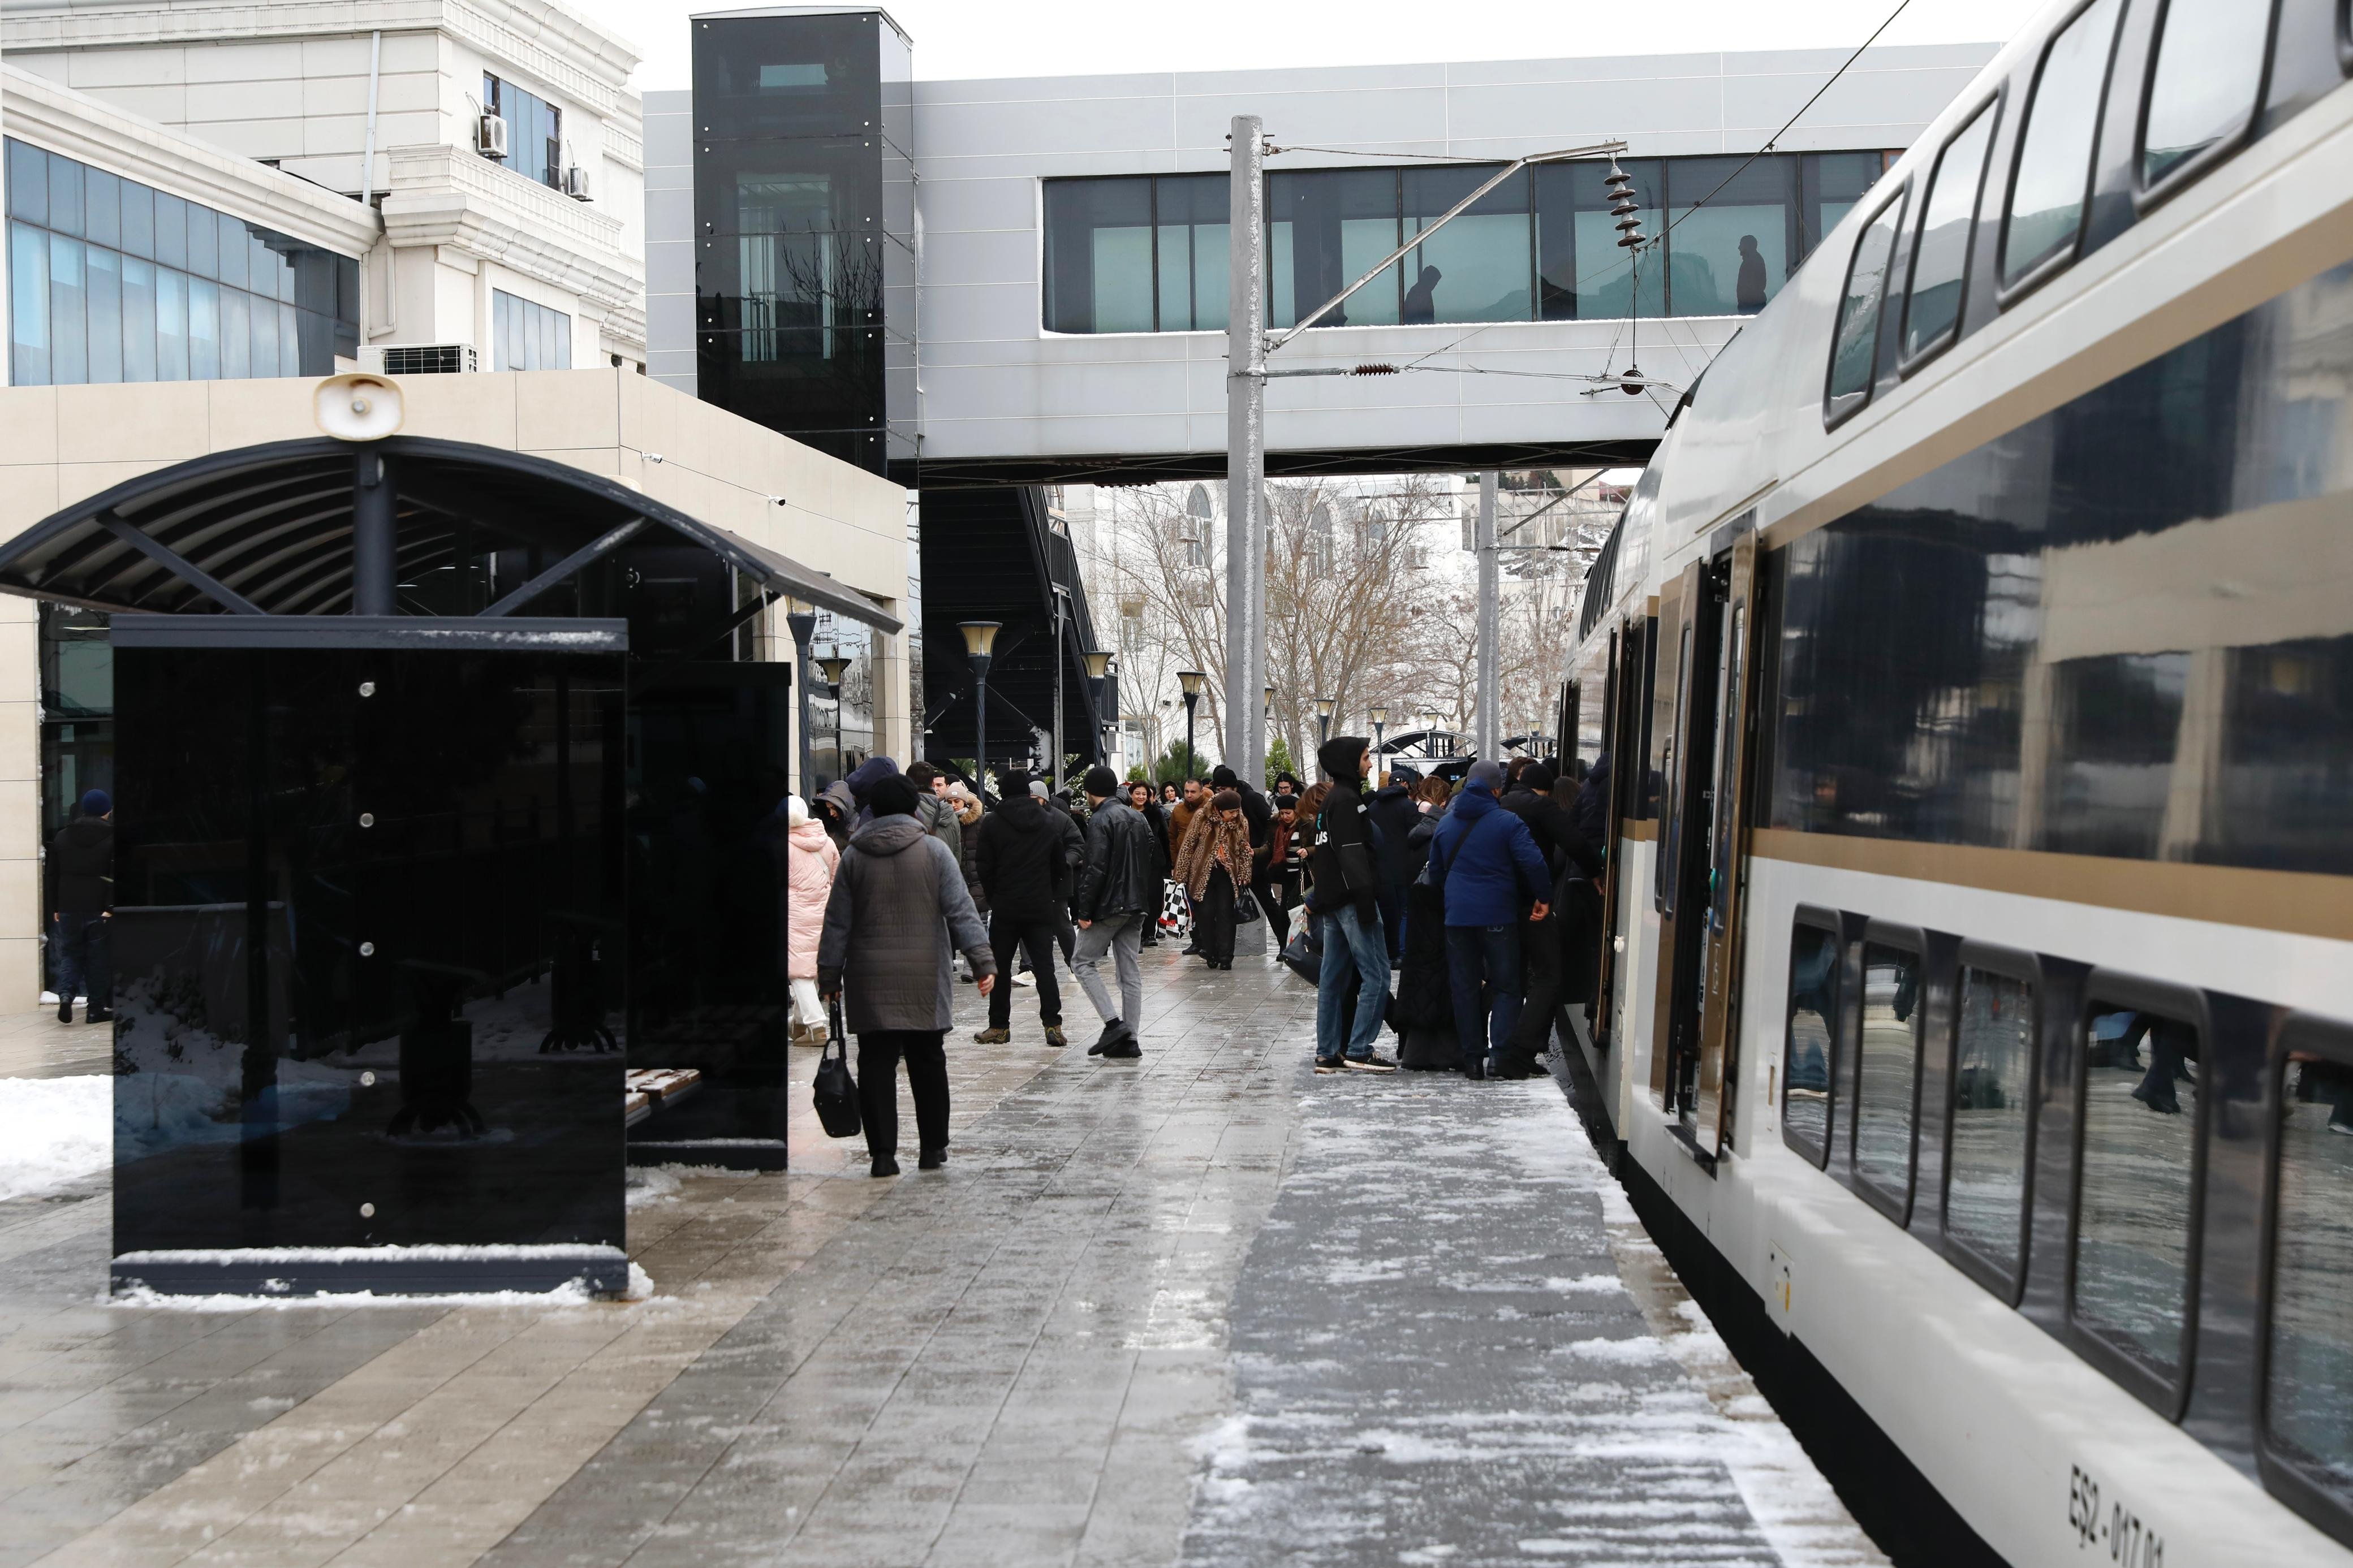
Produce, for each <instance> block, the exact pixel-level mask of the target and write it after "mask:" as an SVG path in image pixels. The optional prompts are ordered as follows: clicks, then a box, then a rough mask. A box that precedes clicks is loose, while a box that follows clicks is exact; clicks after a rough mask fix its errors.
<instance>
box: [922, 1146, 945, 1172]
mask: <svg viewBox="0 0 2353 1568" xmlns="http://www.w3.org/2000/svg"><path fill="white" fill-rule="evenodd" d="M946 1163H948V1152H947V1151H946V1150H945V1149H926V1150H924V1151H923V1152H922V1153H921V1154H918V1155H916V1156H915V1169H917V1170H918V1171H936V1170H938V1169H939V1168H940V1167H941V1166H942V1165H944V1164H946Z"/></svg>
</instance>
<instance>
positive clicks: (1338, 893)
mask: <svg viewBox="0 0 2353 1568" xmlns="http://www.w3.org/2000/svg"><path fill="white" fill-rule="evenodd" d="M1315 760H1316V762H1317V763H1318V764H1320V765H1321V766H1322V768H1323V769H1324V777H1325V779H1326V780H1327V781H1328V782H1329V784H1330V785H1331V788H1330V790H1329V791H1328V793H1326V794H1325V795H1324V804H1323V805H1322V807H1321V809H1319V810H1318V811H1317V812H1316V814H1315V820H1314V826H1313V839H1314V850H1313V855H1312V858H1310V860H1309V861H1308V868H1307V869H1308V876H1309V878H1310V879H1311V883H1312V888H1311V890H1310V892H1309V893H1308V906H1309V908H1311V909H1313V910H1314V911H1315V912H1316V913H1317V914H1319V915H1321V916H1323V917H1324V957H1323V967H1322V969H1321V970H1320V971H1318V973H1317V974H1316V980H1315V1070H1316V1071H1317V1072H1322V1073H1330V1072H1339V1071H1341V1070H1343V1069H1344V1068H1346V1069H1352V1070H1354V1071H1356V1072H1395V1071H1396V1070H1397V1063H1396V1062H1394V1061H1392V1060H1390V1059H1389V1058H1387V1057H1384V1056H1380V1055H1378V1054H1377V1053H1376V1052H1375V1051H1374V1049H1373V1042H1374V1041H1375V1040H1376V1039H1377V1038H1379V1037H1380V1032H1381V1023H1382V1019H1383V1016H1384V1015H1385V1014H1386V1013H1387V1012H1388V1005H1387V1004H1388V994H1389V949H1388V941H1387V939H1385V938H1384V937H1383V936H1382V934H1381V906H1380V860H1379V843H1378V839H1379V835H1378V832H1377V830H1376V829H1375V827H1374V826H1373V823H1372V817H1371V814H1370V812H1369V810H1368V809H1367V807H1366V803H1365V798H1364V795H1363V794H1362V791H1363V788H1364V782H1365V779H1366V776H1367V775H1368V774H1369V773H1371V772H1372V771H1373V753H1372V742H1369V741H1367V740H1366V738H1365V737H1364V736H1362V735H1335V736H1334V737H1333V738H1332V739H1330V740H1329V741H1326V742H1324V744H1323V745H1322V746H1321V747H1320V748H1318V749H1317V751H1316V753H1315ZM1352 982H1353V983H1354V984H1355V985H1356V1016H1355V1018H1354V1019H1353V1020H1351V1024H1352V1025H1353V1026H1352V1027H1351V1028H1349V1030H1348V1032H1347V1033H1346V1034H1345V1036H1344V1035H1343V1034H1342V1032H1341V1027H1342V1026H1341V1018H1342V1015H1343V1012H1344V1008H1343V1007H1342V1005H1341V999H1342V997H1343V996H1344V995H1345V993H1346V990H1347V987H1348V986H1349V984H1351V983H1352Z"/></svg>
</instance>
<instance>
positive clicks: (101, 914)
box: [49, 789, 114, 1024]
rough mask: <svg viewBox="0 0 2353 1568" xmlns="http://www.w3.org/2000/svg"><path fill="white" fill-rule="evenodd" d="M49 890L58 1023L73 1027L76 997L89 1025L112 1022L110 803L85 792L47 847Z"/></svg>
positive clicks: (97, 793) (106, 797)
mask: <svg viewBox="0 0 2353 1568" xmlns="http://www.w3.org/2000/svg"><path fill="white" fill-rule="evenodd" d="M49 888H50V891H51V893H52V894H53V896H54V897H55V898H56V900H57V909H56V910H55V911H54V913H53V914H52V915H51V916H50V923H49V931H50V938H51V942H52V944H53V946H54V947H55V949H56V952H57V955H58V1023H60V1024H70V1023H72V1022H73V1005H74V996H75V994H76V993H77V992H79V994H81V995H84V996H86V997H88V998H89V999H90V1012H89V1013H88V1014H87V1015H86V1016H88V1018H89V1020H90V1022H91V1023H93V1024H103V1023H105V1022H106V1021H107V1020H108V1019H109V1018H111V1017H113V1016H114V965H113V954H112V952H111V942H110V941H109V938H110V937H111V935H112V931H111V921H112V920H113V918H114V917H113V910H114V800H113V797H111V795H108V794H107V793H106V792H105V791H104V790H102V789H93V790H85V791H84V792H83V793H82V797H81V815H79V816H77V817H75V818H74V819H73V820H72V821H71V822H69V823H67V824H66V825H65V826H63V827H60V828H58V836H57V837H56V839H55V840H54V841H52V842H51V844H50V846H49Z"/></svg>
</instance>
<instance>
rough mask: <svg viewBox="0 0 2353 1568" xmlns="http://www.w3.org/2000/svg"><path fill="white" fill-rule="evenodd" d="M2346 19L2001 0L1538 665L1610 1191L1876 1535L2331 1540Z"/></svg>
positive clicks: (2350, 292) (2169, 0)
mask: <svg viewBox="0 0 2353 1568" xmlns="http://www.w3.org/2000/svg"><path fill="white" fill-rule="evenodd" d="M2348 25H2353V24H2348V6H2347V5H2344V4H2343V3H2342V0H2273V3H2270V4H2265V3H2262V0H2066V3H2064V4H2061V5H2053V6H2052V7H2051V8H2050V9H2049V10H2047V11H2046V12H2045V13H2044V14H2042V16H2039V17H2038V18H2037V20H2036V22H2035V23H2034V25H2033V26H2031V27H2030V28H2029V29H2028V30H2027V32H2026V33H2025V34H2024V35H2022V36H2021V38H2020V39H2018V40H2017V41H2015V42H2014V43H2013V44H2012V45H2011V46H2010V47H2008V48H2007V49H2005V50H2004V52H2003V53H2002V55H2001V56H2000V58H1997V59H1996V60H1995V61H1994V62H1993V64H1992V65H1991V66H1989V68H1988V69H1987V71H1986V73H1985V74H1984V75H1983V76H1982V77H1981V78H1980V79H1979V80H1978V83H1977V84H1975V86H1974V87H1973V88H1972V89H1971V90H1970V91H1969V92H1968V93H1967V94H1965V95H1964V96H1963V97H1962V98H1961V99H1960V100H1957V102H1956V103H1955V104H1954V105H1953V106H1952V107H1951V108H1950V109H1949V110H1947V112H1946V113H1945V114H1944V115H1943V116H1942V117H1941V118H1940V119H1939V120H1938V121H1937V122H1936V124H1935V125H1934V126H1932V128H1931V129H1930V131H1929V132H1928V133H1927V134H1926V136H1924V137H1923V139H1922V141H1921V142H1920V143H1919V145H1918V146H1916V147H1915V148H1914V149H1913V151H1912V152H1911V153H1907V154H1906V155H1905V158H1904V159H1902V160H1901V161H1900V162H1899V163H1897V164H1896V165H1895V166H1894V168H1893V169H1892V170H1891V171H1890V172H1889V174H1888V175H1887V176H1886V177H1885V178H1884V179H1883V182H1882V183H1881V184H1880V185H1879V186H1878V187H1876V188H1875V189H1874V190H1873V193H1872V194H1871V195H1869V196H1868V197H1866V198H1865V200H1864V201H1863V202H1862V204H1859V205H1858V206H1857V208H1856V209H1855V210H1854V211H1853V212H1852V213H1851V214H1849V215H1848V216H1847V218H1846V219H1845V220H1844V221H1843V222H1842V223H1841V226H1839V227H1838V228H1837V229H1836V230H1834V231H1833V232H1832V233H1831V236H1830V237H1828V238H1826V240H1825V241H1824V243H1823V245H1822V246H1821V247H1820V250H1819V251H1818V252H1817V254H1816V257H1815V258H1814V259H1813V261H1812V262H1811V263H1810V265H1809V266H1807V267H1805V268H1802V269H1801V270H1800V271H1799V274H1798V275H1797V276H1796V277H1794V278H1793V279H1791V281H1790V283H1789V285H1788V287H1787V288H1786V289H1784V290H1783V291H1782V293H1781V294H1780V296H1779V297H1778V298H1777V299H1776V300H1775V301H1774V302H1773V303H1772V304H1771V305H1770V306H1768V307H1767V310H1765V311H1764V312H1763V313H1762V314H1761V315H1760V316H1758V317H1757V318H1755V319H1754V320H1753V321H1751V322H1750V323H1748V325H1747V326H1746V330H1745V331H1743V332H1742V334H1741V335H1740V336H1739V338H1738V339H1736V341H1735V342H1734V343H1733V344H1732V345H1731V346H1730V347H1728V348H1727V349H1726V350H1725V352H1724V353H1722V354H1721V355H1719V356H1718V358H1717V360H1716V362H1715V364H1713V365H1712V366H1711V367H1710V368H1709V370H1708V372H1707V374H1706V376H1705V378H1704V381H1703V383H1702V384H1701V385H1700V386H1699V388H1698V389H1697V390H1696V393H1695V395H1694V396H1693V397H1692V398H1691V399H1690V401H1689V403H1688V405H1687V406H1686V407H1685V408H1684V409H1683V410H1682V411H1681V413H1680V415H1679V416H1678V418H1677V419H1676V421H1675V422H1674V424H1673V426H1672V428H1671V429H1670V431H1669V432H1668V435H1667V437H1666V439H1665V441H1664V442H1663V443H1662V446H1661V448H1660V450H1659V453H1658V456H1657V458H1655V460H1654V461H1653V463H1652V465H1651V468H1649V469H1648V470H1647V471H1646V472H1645V474H1644V476H1643V479H1642V481H1641V484H1640V485H1638V486H1637V488H1636V489H1635V492H1634V494H1633V496H1632V498H1631V499H1630V501H1629V503H1628V505H1627V509H1626V511H1625V513H1624V515H1623V516H1622V517H1621V519H1620V522H1619V524H1618V527H1617V530H1616V531H1615V532H1614V533H1613V535H1612V537H1611V540H1610V542H1609V545H1608V547H1607V548H1606V550H1605V552H1604V553H1603V556H1602V558H1601V559H1600V560H1599V562H1597V563H1596V566H1595V568H1594V572H1593V574H1592V576H1591V577H1590V578H1589V579H1588V595H1587V605H1586V608H1585V611H1584V614H1583V617H1582V620H1581V624H1580V626H1578V627H1577V637H1576V638H1575V640H1574V643H1573V646H1572V647H1570V649H1569V650H1568V652H1567V658H1566V660H1565V672H1566V676H1567V682H1568V683H1569V685H1570V686H1572V687H1573V688H1574V690H1573V692H1570V693H1565V696H1564V705H1565V711H1570V710H1573V711H1574V712H1575V713H1576V714H1577V716H1578V720H1579V722H1578V724H1577V726H1576V728H1575V729H1574V730H1573V731H1567V730H1565V731H1564V732H1568V733H1574V734H1576V735H1577V749H1578V752H1579V754H1580V756H1581V757H1582V758H1583V759H1584V760H1586V761H1588V762H1592V761H1597V760H1599V757H1600V756H1602V755H1604V754H1606V755H1607V756H1608V757H1609V763H1610V778H1609V795H1608V799H1609V812H1610V818H1611V828H1610V833H1609V843H1610V864H1609V872H1608V878H1607V886H1606V889H1605V906H1606V914H1607V923H1606V927H1605V935H1604V938H1603V952H1602V953H1601V954H1600V971H1599V975H1600V978H1599V995H1598V998H1597V1001H1596V1003H1595V1005H1594V1009H1593V1014H1592V1017H1591V1021H1590V1026H1589V1027H1587V1028H1581V1029H1580V1030H1579V1040H1578V1047H1579V1049H1580V1051H1581V1053H1582V1054H1583V1055H1584V1057H1585V1059H1586V1061H1587V1063H1588V1066H1589V1067H1590V1068H1591V1069H1592V1072H1593V1076H1594V1079H1595V1080H1596V1083H1597V1085H1598V1088H1599V1094H1600V1096H1601V1099H1602V1101H1603V1105H1604V1109H1605V1110H1606V1111H1607V1112H1608V1114H1609V1119H1610V1121H1611V1123H1612V1130H1613V1131H1614V1134H1615V1136H1616V1137H1617V1138H1618V1139H1620V1140H1622V1142H1623V1147H1624V1152H1625V1155H1626V1158H1627V1160H1628V1162H1629V1163H1630V1181H1631V1182H1633V1183H1635V1184H1638V1188H1639V1190H1640V1191H1641V1192H1643V1193H1646V1194H1649V1195H1650V1196H1651V1198H1652V1199H1653V1200H1654V1201H1655V1202H1656V1203H1657V1204H1659V1205H1665V1207H1666V1209H1667V1210H1671V1211H1672V1212H1671V1214H1669V1215H1668V1218H1669V1221H1670V1225H1671V1227H1672V1228H1674V1229H1676V1230H1678V1231H1679V1232H1680V1233H1682V1234H1683V1235H1684V1236H1685V1237H1686V1238H1687V1239H1688V1241H1689V1243H1690V1245H1691V1246H1692V1247H1695V1248H1697V1249H1699V1250H1700V1251H1701V1252H1702V1253H1704V1256H1703V1257H1700V1258H1697V1259H1696V1263H1697V1265H1698V1271H1699V1272H1700V1273H1701V1274H1703V1275H1708V1276H1712V1277H1719V1278H1723V1279H1732V1280H1735V1281H1736V1282H1737V1289H1738V1291H1740V1292H1742V1294H1740V1295H1739V1297H1738V1299H1737V1300H1733V1301H1730V1302H1729V1303H1728V1308H1727V1310H1731V1311H1733V1312H1734V1313H1735V1314H1736V1315H1737V1316H1739V1317H1740V1318H1741V1319H1742V1320H1743V1321H1745V1322H1746V1323H1748V1324H1749V1325H1751V1326H1752V1327H1753V1329H1754V1330H1755V1331H1756V1332H1757V1333H1758V1334H1761V1335H1763V1336H1764V1340H1763V1342H1762V1343H1763V1344H1764V1346H1765V1348H1766V1349H1767V1351H1768V1352H1769V1351H1770V1347H1771V1345H1772V1344H1775V1343H1778V1344H1779V1345H1782V1346H1784V1347H1786V1352H1785V1354H1784V1356H1783V1359H1785V1360H1786V1363H1787V1364H1788V1366H1789V1367H1792V1368H1797V1369H1800V1370H1803V1371H1809V1372H1812V1373H1819V1375H1820V1382H1821V1383H1822V1384H1823V1385H1824V1386H1825V1387H1826V1388H1827V1390H1828V1392H1827V1394H1825V1395H1824V1397H1823V1398H1822V1399H1820V1400H1819V1401H1817V1402H1816V1403H1817V1405H1818V1411H1817V1414H1820V1413H1821V1412H1829V1413H1831V1416H1832V1417H1834V1418H1835V1419H1836V1420H1837V1421H1839V1422H1841V1423H1843V1424H1844V1425H1845V1426H1848V1427H1852V1428H1854V1429H1856V1430H1855V1431H1853V1432H1849V1433H1848V1436H1849V1437H1850V1438H1852V1440H1853V1443H1852V1446H1854V1447H1864V1448H1867V1447H1870V1446H1871V1445H1873V1444H1876V1443H1880V1442H1882V1441H1883V1442H1884V1444H1885V1445H1886V1446H1887V1447H1888V1449H1889V1450H1890V1451H1892V1452H1893V1453H1894V1454H1900V1456H1901V1460H1900V1461H1896V1462H1894V1464H1893V1465H1892V1466H1891V1467H1890V1468H1892V1469H1902V1470H1904V1471H1905V1472H1907V1473H1909V1474H1911V1475H1914V1476H1916V1478H1917V1479H1919V1480H1920V1481H1921V1482H1922V1483H1923V1484H1924V1485H1925V1487H1926V1488H1927V1489H1932V1490H1933V1493H1934V1500H1941V1502H1939V1503H1937V1504H1936V1508H1933V1509H1931V1510H1929V1512H1928V1514H1927V1515H1923V1516H1921V1519H1915V1521H1913V1522H1912V1524H1911V1526H1910V1527H1909V1528H1911V1529H1913V1530H1915V1531H1917V1535H1916V1536H1915V1539H1914V1540H1913V1541H1912V1542H1909V1544H1910V1545H1912V1546H1914V1547H1915V1548H1917V1549H1919V1550H1921V1551H1922V1552H1924V1559H1923V1560H1934V1559H1936V1558H1940V1557H1941V1558H1943V1559H1945V1560H1953V1561H1966V1560H1972V1558H1974V1559H1976V1560H1984V1559H1985V1558H1988V1557H1998V1558H1999V1559H2000V1560H2003V1561H2007V1562H2009V1563H2016V1564H2021V1565H2025V1564H2041V1563H2079V1562H2082V1561H2084V1560H2086V1553H2090V1552H2099V1553H2102V1554H2105V1556H2106V1558H2107V1560H2108V1561H2110V1562H2113V1563H2133V1564H2143V1565H2146V1564H2156V1563H2164V1562H2166V1561H2168V1559H2169V1560H2170V1562H2171V1563H2173V1564H2175V1565H2176V1568H2179V1565H2181V1564H2185V1563H2244V1562H2263V1563H2296V1564H2304V1563H2313V1564H2319V1563H2330V1564H2338V1565H2343V1564H2347V1563H2353V87H2348V85H2347V82H2346V76H2347V73H2348V69H2353V35H2348ZM1654 1228H1656V1226H1655V1225H1654ZM1679 1261H1680V1260H1679ZM1716 1306H1717V1303H1715V1302H1711V1309H1712V1310H1715V1307H1716ZM1749 1348H1750V1353H1752V1354H1753V1353H1755V1351H1756V1349H1757V1347H1756V1346H1754V1345H1752V1346H1751V1347H1749ZM1857 1432H1859V1433H1860V1436H1856V1433H1857ZM1801 1435H1803V1429H1802V1428H1801ZM1821 1436H1822V1433H1821V1430H1820V1423H1817V1430H1816V1433H1815V1435H1814V1437H1810V1441H1811V1440H1817V1439H1819V1438H1820V1437H1821ZM1850 1501H1851V1502H1857V1501H1858V1500H1857V1499H1855V1498H1854V1497H1853V1496H1852V1495H1850ZM1947 1506H1948V1507H1949V1509H1950V1510H1951V1514H1950V1515H1947V1516H1945V1519H1944V1525H1947V1526H1949V1528H1943V1527H1942V1526H1939V1525H1938V1523H1937V1521H1936V1519H1935V1517H1934V1516H1935V1515H1936V1514H1937V1513H1939V1512H1941V1510H1942V1509H1943V1508H1945V1507H1947ZM1857 1511H1858V1513H1859V1514H1861V1515H1864V1516H1865V1519H1866V1522H1867V1523H1872V1524H1873V1527H1874V1528H1875V1529H1883V1530H1892V1531H1894V1533H1896V1534H1902V1533H1903V1532H1904V1531H1905V1529H1906V1528H1907V1527H1906V1525H1905V1521H1901V1520H1894V1521H1890V1520H1889V1519H1887V1518H1886V1517H1885V1512H1886V1510H1883V1509H1882V1510H1877V1511H1878V1513H1879V1515H1880V1517H1877V1518H1873V1517H1871V1516H1872V1515H1873V1512H1874V1510H1873V1507H1872V1505H1871V1504H1870V1503H1869V1502H1867V1501H1864V1502H1862V1506H1859V1507H1858V1508H1857ZM1954 1516H1957V1517H1954ZM1922 1520H1926V1522H1922ZM1963 1524H1966V1527H1967V1531H1962V1530H1961V1528H1960V1527H1961V1526H1962V1525H1963ZM1968 1531H1974V1535H1975V1539H1973V1540H1970V1539H1962V1537H1963V1536H1964V1535H1966V1534H1967V1532H1968ZM1931 1536H1935V1537H1937V1539H1930V1537H1931Z"/></svg>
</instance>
